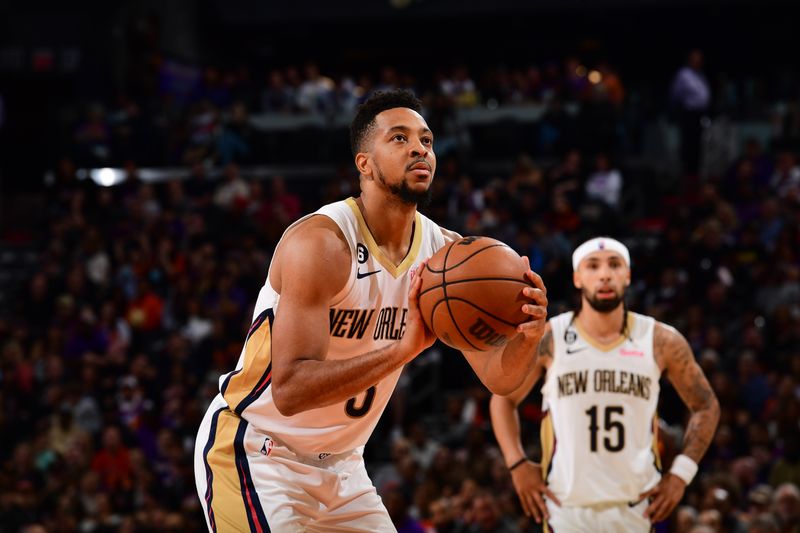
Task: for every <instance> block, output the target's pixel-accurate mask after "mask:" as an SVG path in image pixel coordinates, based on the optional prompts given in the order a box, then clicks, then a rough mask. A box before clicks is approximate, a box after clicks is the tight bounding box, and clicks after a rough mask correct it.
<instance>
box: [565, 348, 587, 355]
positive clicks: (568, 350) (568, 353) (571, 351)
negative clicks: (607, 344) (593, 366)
mask: <svg viewBox="0 0 800 533" xmlns="http://www.w3.org/2000/svg"><path fill="white" fill-rule="evenodd" d="M585 349H586V346H582V347H581V348H578V349H576V350H570V349H569V348H567V355H572V354H574V353H578V352H582V351H584V350H585Z"/></svg>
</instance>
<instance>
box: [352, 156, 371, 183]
mask: <svg viewBox="0 0 800 533" xmlns="http://www.w3.org/2000/svg"><path fill="white" fill-rule="evenodd" d="M356 168H357V169H358V173H359V174H361V175H362V176H364V177H365V178H367V179H372V167H371V166H370V164H369V154H368V153H366V152H359V153H357V154H356Z"/></svg>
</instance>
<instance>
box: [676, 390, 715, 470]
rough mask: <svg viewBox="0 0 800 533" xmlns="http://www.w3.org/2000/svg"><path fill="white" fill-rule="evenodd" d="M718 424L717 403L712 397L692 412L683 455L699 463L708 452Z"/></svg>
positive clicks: (684, 441) (685, 436)
mask: <svg viewBox="0 0 800 533" xmlns="http://www.w3.org/2000/svg"><path fill="white" fill-rule="evenodd" d="M718 423H719V402H718V401H717V399H716V397H714V396H712V397H711V399H710V400H709V402H708V404H707V405H706V406H704V407H703V408H701V409H697V410H694V411H692V416H691V417H690V418H689V424H688V426H687V427H686V433H685V435H684V438H683V451H682V452H681V453H683V454H684V455H687V456H688V457H690V458H691V459H692V460H693V461H694V462H695V463H699V462H700V460H701V459H702V458H703V455H705V453H706V450H708V447H709V445H711V441H712V440H713V439H714V433H715V432H716V430H717V424H718Z"/></svg>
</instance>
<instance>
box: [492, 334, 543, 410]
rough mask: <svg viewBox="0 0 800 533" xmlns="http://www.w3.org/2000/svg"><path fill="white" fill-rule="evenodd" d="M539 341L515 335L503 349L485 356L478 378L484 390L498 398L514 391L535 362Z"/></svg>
mask: <svg viewBox="0 0 800 533" xmlns="http://www.w3.org/2000/svg"><path fill="white" fill-rule="evenodd" d="M538 345H539V339H534V338H531V337H527V336H525V335H517V336H515V337H514V338H513V339H511V340H510V341H509V342H508V344H506V345H505V346H504V347H503V348H501V349H499V350H497V351H495V352H492V353H490V354H487V358H486V366H485V367H484V369H483V372H482V375H481V376H480V378H481V381H482V382H483V384H484V385H486V388H488V389H489V390H490V391H492V392H493V393H494V394H497V395H499V396H506V395H508V394H510V393H511V392H513V391H515V390H516V389H517V388H518V387H519V386H520V385H521V384H522V382H523V381H524V380H525V377H526V376H527V375H528V372H530V369H531V366H532V365H533V363H534V361H536V347H537V346H538Z"/></svg>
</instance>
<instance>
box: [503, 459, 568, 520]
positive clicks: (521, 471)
mask: <svg viewBox="0 0 800 533" xmlns="http://www.w3.org/2000/svg"><path fill="white" fill-rule="evenodd" d="M511 480H512V481H513V482H514V489H515V490H516V491H517V496H519V501H520V503H521V504H522V510H523V511H525V514H526V515H527V516H533V518H534V519H535V520H536V523H537V524H541V523H542V520H547V519H548V518H550V513H548V512H547V505H546V504H545V501H544V496H547V498H548V499H549V500H552V501H553V502H554V503H555V504H556V505H561V502H560V501H558V498H556V497H555V495H554V494H553V493H552V492H551V491H550V489H549V488H547V484H546V483H545V482H544V479H543V478H542V466H541V465H539V464H536V463H534V462H532V461H525V462H524V463H523V464H521V465H519V466H518V467H517V468H515V469H514V470H512V471H511Z"/></svg>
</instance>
